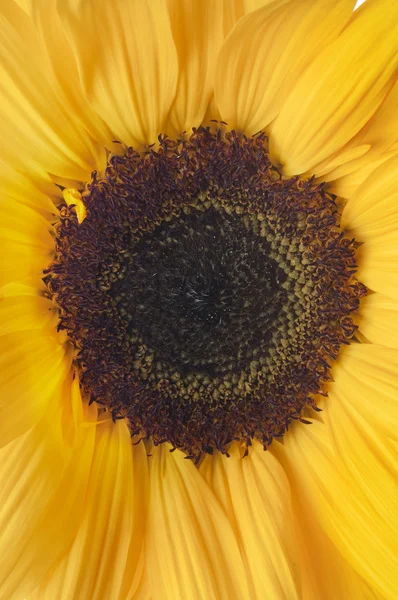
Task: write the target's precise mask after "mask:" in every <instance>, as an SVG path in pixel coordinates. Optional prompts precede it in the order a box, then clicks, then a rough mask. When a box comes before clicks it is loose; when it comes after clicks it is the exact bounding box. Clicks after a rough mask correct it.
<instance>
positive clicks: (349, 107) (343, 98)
mask: <svg viewBox="0 0 398 600" xmlns="http://www.w3.org/2000/svg"><path fill="white" fill-rule="evenodd" d="M397 67H398V4H397V3H396V2H391V0H368V1H367V2H365V4H364V5H363V6H361V7H360V9H358V10H357V11H356V12H355V13H354V15H353V17H352V18H351V20H350V22H349V24H348V25H347V27H346V28H345V29H344V30H343V31H342V33H341V34H340V35H339V37H338V38H337V39H336V40H335V41H333V42H332V43H330V44H329V45H328V46H327V47H326V48H325V49H324V50H323V52H321V53H320V54H319V55H318V56H317V57H316V58H315V60H314V61H313V62H312V63H311V64H310V65H309V67H308V68H307V69H306V71H305V72H304V73H303V75H302V76H301V77H300V79H299V81H298V82H297V84H296V85H295V86H294V87H293V89H292V91H291V93H290V95H289V97H288V98H287V101H286V102H285V104H284V105H283V107H282V110H281V112H280V114H279V116H278V117H277V119H276V121H275V123H274V124H273V127H272V135H271V137H270V152H271V155H272V157H273V159H274V161H275V162H276V163H279V164H281V165H282V168H283V172H284V173H285V174H286V175H293V174H300V173H304V172H307V171H308V172H311V173H314V174H317V173H316V170H314V167H315V166H316V165H317V164H318V163H320V162H321V161H324V160H325V159H327V158H328V157H332V156H333V155H334V153H336V152H337V151H339V150H340V149H343V148H344V146H345V144H347V142H348V141H349V140H350V139H351V138H353V137H354V136H355V135H356V134H357V133H358V132H359V131H360V130H361V128H362V127H363V126H364V125H366V123H367V122H368V121H369V120H370V119H371V118H372V116H373V115H374V113H375V112H376V110H377V109H378V107H379V106H380V105H381V103H382V102H383V100H384V98H385V97H386V95H387V94H388V92H389V91H390V89H391V87H392V85H393V79H394V77H395V76H396V70H397Z"/></svg>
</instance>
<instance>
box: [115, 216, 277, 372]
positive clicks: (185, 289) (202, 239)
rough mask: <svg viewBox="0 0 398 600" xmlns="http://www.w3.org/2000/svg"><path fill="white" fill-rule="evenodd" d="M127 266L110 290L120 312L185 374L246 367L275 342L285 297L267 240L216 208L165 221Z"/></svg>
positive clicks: (145, 341) (158, 354)
mask: <svg viewBox="0 0 398 600" xmlns="http://www.w3.org/2000/svg"><path fill="white" fill-rule="evenodd" d="M125 267H126V271H125V273H126V274H125V276H124V277H123V279H120V280H119V281H117V282H116V283H115V284H112V285H111V289H110V294H111V296H112V298H113V301H114V303H115V306H116V307H117V309H118V311H119V314H120V315H121V316H122V317H123V318H124V319H125V320H126V321H127V322H128V328H129V331H131V333H132V334H133V333H134V334H135V336H140V337H141V338H142V341H143V344H145V346H146V347H147V348H148V349H150V351H151V352H153V353H154V355H155V356H156V357H157V359H158V360H160V361H162V362H164V363H165V364H167V365H169V367H171V368H175V369H177V370H178V371H180V372H181V373H183V374H188V373H195V372H198V373H199V372H200V373H205V374H207V375H209V376H212V377H213V376H215V375H216V374H223V373H226V372H228V371H237V370H239V369H241V368H243V367H246V366H247V365H248V363H249V362H250V360H252V359H253V357H254V356H255V355H256V354H257V353H258V351H259V348H260V347H263V346H264V345H265V344H266V343H267V340H268V339H269V336H270V332H271V330H272V326H273V324H274V321H275V317H276V315H277V314H278V313H279V310H280V308H281V305H282V299H283V296H284V293H283V290H282V288H281V287H280V280H282V279H283V273H282V272H281V273H278V267H277V264H276V263H275V261H273V260H272V259H271V258H270V257H269V247H268V244H267V242H265V240H264V239H263V238H262V237H261V236H259V235H256V234H255V233H253V232H252V231H250V230H248V229H247V228H246V227H245V226H244V224H243V223H242V222H241V219H239V218H238V217H237V216H235V215H228V214H227V213H225V212H218V211H217V210H215V209H209V210H207V211H206V212H195V213H191V214H182V215H180V216H179V217H178V218H174V219H173V220H171V221H169V222H164V223H162V224H161V225H159V226H158V227H157V228H156V229H155V230H154V231H152V232H150V233H147V234H145V235H144V236H143V237H142V238H141V239H140V241H139V243H138V244H137V245H136V246H135V247H133V248H131V250H130V252H129V254H128V258H126V261H125ZM156 372H157V368H156V365H155V367H154V373H156Z"/></svg>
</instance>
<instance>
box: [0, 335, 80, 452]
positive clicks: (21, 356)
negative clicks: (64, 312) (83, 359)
mask: <svg viewBox="0 0 398 600" xmlns="http://www.w3.org/2000/svg"><path fill="white" fill-rule="evenodd" d="M71 361H72V356H71V352H70V351H68V349H67V348H66V347H65V346H64V345H62V344H60V343H59V340H58V339H57V337H56V332H55V331H54V333H49V332H46V331H44V332H43V331H41V330H40V329H34V330H25V331H17V332H15V333H11V334H8V335H2V336H1V337H0V446H3V445H5V444H7V443H8V442H10V441H11V440H13V439H15V438H16V437H18V436H19V435H21V434H22V433H24V432H25V431H27V430H28V429H30V428H31V427H33V426H34V425H35V424H36V423H38V421H39V420H40V419H42V418H43V416H44V415H45V414H46V412H47V411H48V409H49V406H50V403H51V402H52V401H53V398H54V396H56V395H57V394H58V393H60V389H61V386H62V383H63V381H64V380H65V378H66V376H67V374H68V372H69V369H70V366H71Z"/></svg>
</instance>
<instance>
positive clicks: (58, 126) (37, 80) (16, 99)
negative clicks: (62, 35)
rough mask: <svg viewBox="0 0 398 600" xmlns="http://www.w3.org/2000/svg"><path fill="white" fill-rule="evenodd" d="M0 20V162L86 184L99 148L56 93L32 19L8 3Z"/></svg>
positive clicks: (95, 163) (95, 161) (23, 169)
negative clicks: (0, 109) (82, 181)
mask: <svg viewBox="0 0 398 600" xmlns="http://www.w3.org/2000/svg"><path fill="white" fill-rule="evenodd" d="M0 15H1V19H0V64H1V69H0V75H1V77H0V101H1V106H2V116H1V118H0V142H1V143H0V147H1V150H0V157H1V159H2V160H3V161H4V162H8V163H10V164H13V165H14V166H15V167H16V168H18V169H19V170H20V171H22V172H24V171H26V172H28V171H36V170H37V171H42V170H43V169H44V170H45V171H46V172H50V173H54V174H56V175H60V176H63V177H69V178H72V179H77V180H86V179H87V178H89V176H90V173H91V171H92V170H93V169H95V168H96V167H97V166H98V160H99V159H98V153H99V149H98V147H97V145H96V144H95V142H94V140H92V139H91V138H90V136H89V135H88V134H87V131H86V129H85V128H84V127H82V125H81V123H80V122H79V121H78V120H77V119H76V118H74V114H73V112H72V111H69V110H68V107H67V106H64V104H63V102H62V99H61V96H60V94H57V89H56V87H54V81H53V79H52V78H51V76H50V73H49V70H48V61H47V56H46V53H45V51H44V49H43V46H42V43H41V40H40V38H39V36H38V34H37V32H36V30H35V28H34V25H33V21H32V19H31V18H30V17H29V16H28V15H27V14H26V13H25V11H24V10H22V9H21V8H19V7H18V6H17V5H16V4H14V3H13V2H5V3H4V2H3V3H2V4H1V8H0ZM26 65H29V68H28V69H27V68H26Z"/></svg>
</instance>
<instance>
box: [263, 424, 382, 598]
mask: <svg viewBox="0 0 398 600" xmlns="http://www.w3.org/2000/svg"><path fill="white" fill-rule="evenodd" d="M287 435H290V433H288V434H287ZM269 452H271V453H272V454H274V455H275V456H276V457H277V458H278V460H279V461H280V463H281V464H282V465H283V467H284V468H285V470H286V474H287V476H288V480H289V486H290V489H291V500H292V511H293V524H292V527H291V530H290V533H291V536H292V538H293V539H294V545H295V551H296V557H297V567H296V568H297V571H298V573H299V576H300V583H301V594H302V598H303V600H314V599H317V598H322V600H336V598H361V599H363V600H365V599H366V600H376V599H379V598H380V600H381V596H380V597H379V595H376V594H375V592H374V590H373V591H372V589H371V588H370V587H369V586H368V585H367V583H366V582H365V581H364V580H363V578H362V577H360V575H358V573H357V572H356V571H355V569H353V567H352V565H350V563H349V562H348V561H347V560H346V559H345V558H344V556H343V555H342V554H341V552H340V550H339V549H338V548H337V547H336V546H335V545H334V544H333V542H332V541H331V540H330V538H329V537H328V535H327V534H326V533H325V531H324V530H323V529H322V527H321V525H320V523H319V521H318V519H316V518H314V514H313V509H312V498H311V497H308V496H307V494H306V490H305V489H304V488H303V486H302V485H301V484H300V478H299V477H297V469H296V468H295V463H294V457H291V456H290V455H289V454H288V453H287V452H286V448H285V446H284V445H283V444H280V443H278V442H274V443H273V444H272V446H271V448H270V450H269Z"/></svg>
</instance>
